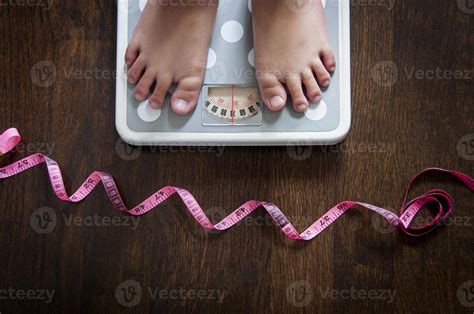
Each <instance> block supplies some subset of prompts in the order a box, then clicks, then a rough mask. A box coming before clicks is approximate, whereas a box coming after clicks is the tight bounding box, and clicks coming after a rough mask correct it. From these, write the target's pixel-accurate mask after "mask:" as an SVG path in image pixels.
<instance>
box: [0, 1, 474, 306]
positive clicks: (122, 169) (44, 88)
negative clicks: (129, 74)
mask: <svg viewBox="0 0 474 314" xmlns="http://www.w3.org/2000/svg"><path fill="white" fill-rule="evenodd" d="M5 3H6V4H5V5H2V7H1V8H0V17H1V18H0V42H1V44H0V47H1V48H0V73H1V75H0V99H1V114H0V129H6V128H8V127H12V126H15V127H17V128H18V129H19V130H20V132H21V133H22V135H23V137H24V143H28V144H29V145H24V146H21V147H19V148H18V149H17V150H16V152H15V153H12V154H8V155H7V156H4V157H3V158H2V159H3V160H2V162H1V163H2V165H5V164H7V163H11V162H14V161H16V160H18V159H19V158H20V157H24V156H26V155H29V154H31V153H33V152H37V151H40V152H43V153H47V154H48V155H50V156H51V157H53V158H54V159H55V160H57V161H58V162H59V163H60V165H61V167H62V169H63V171H64V174H65V180H66V182H67V185H68V188H69V189H70V190H71V191H72V190H73V189H74V188H76V187H77V186H78V185H79V184H80V183H81V182H82V181H83V180H84V179H85V178H86V177H87V175H89V173H90V172H91V171H93V170H96V169H100V170H103V171H107V172H110V173H112V174H113V175H114V177H115V179H116V181H117V183H118V184H119V186H120V188H121V191H122V192H123V194H124V197H125V200H126V202H127V204H129V205H130V206H132V205H135V204H137V203H138V202H139V201H142V200H143V199H144V198H146V197H148V196H149V195H150V194H151V193H152V192H154V191H155V190H157V189H158V188H159V187H162V186H165V185H175V186H180V187H185V188H186V189H188V190H190V191H191V192H192V193H193V194H194V195H195V196H196V198H197V199H198V200H199V202H200V203H201V205H202V206H203V207H204V208H206V209H208V214H209V215H211V216H212V217H213V218H214V219H218V218H219V217H222V216H223V215H225V214H226V213H229V212H230V211H232V210H233V209H234V208H235V207H237V206H239V205H240V204H242V203H243V202H244V201H247V200H249V199H258V200H263V201H272V202H275V203H276V204H278V205H279V206H281V208H282V209H283V210H284V211H285V213H287V214H288V216H289V217H290V218H291V219H292V220H293V221H294V222H295V225H296V226H297V228H298V229H299V230H303V229H304V228H305V227H307V226H309V225H310V224H311V223H312V222H313V221H314V220H315V219H316V218H319V216H320V215H322V214H323V213H324V212H325V211H326V210H327V209H328V208H329V207H330V206H331V205H334V204H336V203H337V202H339V201H342V200H346V199H351V200H360V201H365V202H369V203H372V204H376V205H379V206H384V207H386V208H388V209H391V210H393V211H395V212H396V211H398V207H399V205H400V203H401V201H402V194H403V189H404V187H405V185H406V184H407V183H408V181H409V180H410V178H411V177H412V176H413V175H415V174H416V173H417V172H418V171H420V170H422V169H423V168H425V167H429V166H437V167H443V168H449V169H456V170H459V171H462V172H465V173H468V174H470V175H473V174H474V161H473V159H474V156H473V153H474V152H473V149H474V147H473V146H472V145H473V138H474V122H473V121H474V119H473V118H474V114H473V96H474V92H473V91H474V89H473V73H472V71H473V69H474V59H473V50H472V48H473V46H474V36H473V33H472V29H473V26H474V23H473V21H474V20H473V19H474V15H473V10H472V9H470V6H469V1H468V0H466V1H465V3H463V1H457V2H456V1H445V0H432V1H430V2H429V3H425V2H423V1H410V0H401V1H389V0H380V1H378V2H377V4H378V5H370V6H369V5H367V1H355V2H353V5H352V6H351V18H352V22H351V24H352V27H351V28H352V49H351V53H352V84H353V90H352V100H353V109H354V110H353V111H354V112H353V126H352V130H351V133H350V135H349V137H348V138H347V139H346V141H345V142H344V143H343V144H340V145H337V146H333V147H331V148H327V147H326V148H300V150H299V151H298V152H297V151H295V150H294V149H291V148H288V149H287V148H284V147H282V148H225V149H223V151H222V150H221V149H222V148H215V149H213V150H210V151H206V152H194V151H191V150H189V149H188V150H187V149H183V150H169V149H166V148H162V149H156V150H151V149H138V148H131V147H127V146H125V145H123V143H121V142H120V140H119V136H118V134H117V132H116V130H115V125H114V113H115V108H114V104H115V81H114V73H113V69H114V68H115V62H116V56H115V49H116V48H115V47H116V39H115V38H116V10H117V9H116V5H115V4H114V1H112V0H109V1H98V0H96V1H94V0H81V1H54V2H52V4H51V6H48V5H47V2H46V1H45V0H43V1H40V0H37V1H35V3H38V6H29V5H25V3H26V2H25V1H15V0H12V1H10V2H6V1H5ZM395 70H398V76H397V75H396V74H397V71H395ZM455 71H459V73H457V72H456V73H457V75H453V74H456V73H455ZM450 73H451V74H450ZM433 75H434V77H433ZM431 188H444V189H446V190H447V191H449V192H450V193H452V195H453V197H454V198H455V211H454V218H455V219H453V220H451V221H450V223H448V224H449V226H446V227H442V228H440V229H437V230H436V231H435V232H434V233H432V234H430V235H428V236H426V237H422V238H417V239H413V238H408V237H406V236H403V235H401V234H399V233H398V232H393V231H391V230H389V229H387V228H386V226H385V225H383V224H382V223H381V222H380V220H378V218H377V217H374V216H373V215H372V214H370V213H368V212H367V211H366V210H362V209H360V210H353V211H351V212H350V213H349V214H347V215H346V216H345V217H343V218H341V220H340V222H338V223H337V224H335V225H334V226H332V227H331V228H330V229H329V230H327V231H326V232H325V233H324V234H322V235H321V236H319V237H318V238H316V239H315V240H313V241H311V242H309V243H299V242H298V243H295V242H293V241H290V240H288V239H286V238H285V237H284V236H282V234H281V232H280V231H279V229H278V228H277V227H275V226H274V225H273V224H272V223H271V222H270V220H269V219H268V217H267V216H266V215H265V213H264V212H263V210H261V209H260V210H258V211H257V212H256V213H255V214H253V215H252V216H251V218H249V220H247V221H246V222H245V223H243V224H241V225H240V226H237V227H235V228H234V229H232V230H230V231H228V232H225V233H222V234H213V233H210V234H209V233H206V232H205V231H204V230H203V229H202V228H201V227H199V226H198V225H197V224H196V223H195V222H194V220H192V219H191V217H190V215H189V214H188V213H187V211H186V210H185V208H184V206H183V204H182V203H180V201H179V200H178V198H176V197H173V198H172V199H170V200H169V201H167V202H166V203H165V204H164V205H163V206H161V207H160V208H159V209H157V210H155V211H153V212H151V213H150V214H148V215H146V216H144V217H141V218H139V219H138V220H134V221H132V220H130V218H129V217H124V216H123V215H121V214H118V213H117V212H115V211H114V209H113V207H112V205H111V204H110V203H109V201H108V199H107V197H106V196H105V194H104V193H103V191H102V189H97V190H96V191H95V192H94V193H93V194H92V195H91V197H89V198H88V199H87V200H86V201H84V202H83V203H81V204H79V205H70V204H66V203H63V202H61V201H59V200H57V199H56V197H55V196H54V194H53V193H52V191H51V187H50V185H49V183H48V179H47V175H46V171H45V169H44V167H38V168H35V169H33V170H30V171H29V172H28V173H24V174H21V175H18V176H16V177H14V178H11V179H8V180H4V181H2V182H0V200H1V201H0V217H1V218H0V221H1V224H0V247H1V256H0V312H1V313H2V314H3V313H5V314H7V313H17V312H26V311H28V312H34V313H53V312H66V313H78V312H84V313H98V312H103V313H107V312H118V311H122V310H125V311H126V312H129V313H145V312H157V311H159V312H163V313H166V312H188V311H196V312H198V313H204V312H210V313H220V312H223V311H225V312H228V313H233V312H237V313H246V312H258V313H262V312H282V313H293V312H295V313H297V312H310V313H328V312H338V313H352V312H354V313H357V312H366V311H369V310H370V311H374V312H378V313H380V312H381V313H416V312H418V313H433V312H435V313H448V312H459V313H468V312H472V311H473V308H472V307H473V306H474V301H473V300H474V293H473V290H474V282H473V281H472V280H474V267H473V266H474V262H473V261H474V247H473V244H472V243H473V240H474V219H473V214H474V205H473V204H474V202H473V201H474V195H473V194H472V193H470V192H469V191H468V190H467V189H465V188H463V187H462V186H461V185H460V184H458V183H457V182H456V181H455V180H452V179H450V178H448V177H445V176H429V175H428V176H425V177H424V179H423V180H421V181H420V183H419V184H417V185H416V187H415V191H414V192H413V194H412V196H416V195H418V194H419V193H423V192H425V191H427V190H428V189H431ZM48 217H49V218H50V219H49V220H48V219H46V218H48ZM112 222H113V223H112ZM30 290H31V291H33V292H31V291H30ZM48 293H49V294H48ZM126 306H128V308H127V307H126ZM469 306H471V308H470V307H469Z"/></svg>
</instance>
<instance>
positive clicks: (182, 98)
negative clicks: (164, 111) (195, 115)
mask: <svg viewBox="0 0 474 314" xmlns="http://www.w3.org/2000/svg"><path fill="white" fill-rule="evenodd" d="M202 81H203V79H202V78H201V77H198V76H190V77H186V78H183V79H181V80H180V81H179V83H178V86H177V87H176V90H175V92H174V93H173V96H172V97H171V108H172V109H173V111H174V112H176V113H177V114H180V115H185V114H188V113H189V112H191V111H192V110H193V109H194V107H196V104H197V102H198V99H199V95H200V93H201V87H202Z"/></svg>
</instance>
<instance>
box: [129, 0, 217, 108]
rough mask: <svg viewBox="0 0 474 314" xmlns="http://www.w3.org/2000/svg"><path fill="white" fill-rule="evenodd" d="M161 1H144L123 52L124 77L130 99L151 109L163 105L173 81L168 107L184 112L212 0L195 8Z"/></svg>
mask: <svg viewBox="0 0 474 314" xmlns="http://www.w3.org/2000/svg"><path fill="white" fill-rule="evenodd" d="M160 3H161V1H148V3H147V5H146V7H145V9H144V11H143V14H142V16H141V18H140V21H139V23H138V25H137V27H136V29H135V31H134V35H133V38H132V41H131V42H130V44H129V46H128V48H127V52H126V54H125V62H126V63H127V65H128V66H129V71H128V80H129V82H130V83H132V84H136V87H135V91H134V95H135V98H136V99H137V100H138V101H144V100H145V99H147V98H149V104H150V106H151V107H154V108H161V107H162V106H163V104H164V102H165V97H166V94H167V92H168V89H169V88H170V86H171V84H177V85H178V86H177V88H176V91H175V92H174V93H173V96H172V98H171V107H172V109H173V111H174V112H176V113H178V114H187V113H189V112H191V111H192V110H193V109H194V108H195V107H196V104H197V102H198V97H199V94H200V92H201V86H202V83H203V79H204V74H205V70H206V62H207V55H208V50H209V44H210V41H211V35H212V29H213V27H214V21H215V17H216V12H217V1H210V2H209V1H208V3H207V4H206V5H198V4H197V3H196V5H194V6H191V5H187V6H171V5H162V4H160ZM211 3H214V4H211ZM152 87H153V88H154V89H153V90H151V89H152Z"/></svg>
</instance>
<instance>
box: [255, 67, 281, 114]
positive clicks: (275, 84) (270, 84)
mask: <svg viewBox="0 0 474 314" xmlns="http://www.w3.org/2000/svg"><path fill="white" fill-rule="evenodd" d="M258 85H259V88H260V94H261V96H262V100H263V102H264V103H265V105H266V106H267V108H268V109H270V110H271V111H280V110H281V109H283V107H284V106H285V104H286V99H287V95H286V91H285V88H284V87H283V85H281V83H280V82H279V81H278V79H277V78H276V77H275V76H273V75H261V76H259V78H258Z"/></svg>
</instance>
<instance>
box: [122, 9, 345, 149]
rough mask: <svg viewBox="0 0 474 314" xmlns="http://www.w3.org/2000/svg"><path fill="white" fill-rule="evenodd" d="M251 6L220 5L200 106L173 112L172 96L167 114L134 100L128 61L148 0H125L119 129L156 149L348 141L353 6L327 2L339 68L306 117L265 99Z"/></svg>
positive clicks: (133, 141) (132, 140)
mask: <svg viewBox="0 0 474 314" xmlns="http://www.w3.org/2000/svg"><path fill="white" fill-rule="evenodd" d="M250 1H251V0H232V1H221V2H220V5H219V8H218V13H217V19H216V24H215V29H214V34H213V36H212V42H211V46H210V49H209V54H208V64H207V72H206V77H205V79H204V86H203V88H202V92H201V96H200V101H199V102H198V104H197V106H196V109H195V110H194V111H193V112H192V113H190V114H188V115H186V116H179V115H177V114H175V113H174V112H173V111H172V110H171V105H170V100H171V94H170V93H169V94H168V97H167V100H166V103H165V105H164V106H163V108H162V109H159V110H155V109H152V108H150V107H149V106H148V103H147V101H144V102H141V103H140V102H138V101H136V100H135V98H134V97H133V89H134V85H132V84H129V83H128V82H127V66H126V64H125V61H124V56H125V50H126V48H127V46H128V43H129V41H130V40H131V37H132V34H133V30H134V29H135V25H136V24H137V22H138V20H139V18H140V14H141V12H142V11H143V8H144V7H145V4H146V2H147V0H119V1H118V10H117V11H118V27H117V33H118V36H117V45H118V49H117V73H118V75H117V90H116V127H117V131H118V133H119V134H120V136H121V137H122V139H123V140H124V141H125V142H127V143H129V144H132V145H148V146H155V145H177V146H185V145H229V146H237V145H241V146H251V145H330V144H336V143H338V142H340V141H342V140H343V139H344V138H345V136H346V135H347V133H348V132H349V129H350V125H351V84H350V16H349V5H348V3H347V1H344V0H330V1H328V2H327V3H326V1H325V0H322V1H323V6H324V7H325V10H326V15H327V20H328V24H329V25H328V28H329V36H330V40H331V48H332V49H333V50H334V53H335V55H336V61H337V69H336V72H335V73H334V75H333V77H332V80H331V84H330V86H329V87H328V88H327V89H324V90H323V100H322V101H321V102H320V103H319V104H312V105H311V106H310V108H309V109H308V110H307V111H306V112H305V113H298V112H296V111H294V109H293V108H292V106H291V104H289V103H288V104H287V106H286V107H285V108H284V109H283V110H282V111H281V112H272V111H270V110H268V109H267V108H265V106H264V105H263V102H262V101H261V99H260V96H259V93H258V87H257V80H256V78H255V68H254V59H253V55H254V54H253V37H252V13H251V2H250ZM289 101H291V98H290V97H289Z"/></svg>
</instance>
